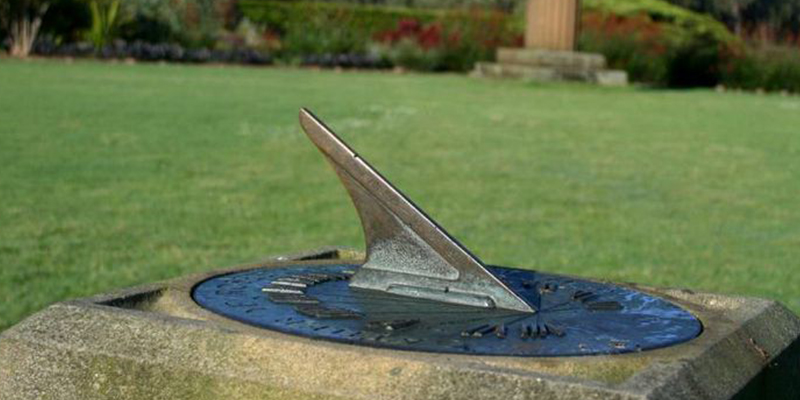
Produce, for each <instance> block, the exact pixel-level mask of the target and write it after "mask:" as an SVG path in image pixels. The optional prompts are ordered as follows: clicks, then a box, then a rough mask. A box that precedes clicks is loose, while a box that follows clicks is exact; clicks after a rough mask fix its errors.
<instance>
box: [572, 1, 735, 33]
mask: <svg viewBox="0 0 800 400" xmlns="http://www.w3.org/2000/svg"><path fill="white" fill-rule="evenodd" d="M583 8H584V11H585V12H588V13H592V12H598V13H602V14H613V15H615V16H617V17H620V18H634V17H639V16H644V17H646V18H648V19H649V20H651V21H653V22H656V23H659V24H661V25H662V27H663V29H664V30H665V35H666V36H667V37H668V39H669V40H670V41H676V42H680V41H684V40H691V39H692V38H696V37H699V36H710V37H712V38H714V40H716V41H718V42H720V43H732V42H736V41H737V39H736V37H735V36H734V35H733V34H732V33H731V32H730V31H729V30H728V28H727V27H726V26H725V25H724V24H722V23H721V22H719V21H717V20H715V19H714V18H712V17H710V16H708V15H706V14H701V13H697V12H694V11H691V10H688V9H686V8H683V7H678V6H676V5H673V4H670V3H668V2H666V1H664V0H584V1H583Z"/></svg>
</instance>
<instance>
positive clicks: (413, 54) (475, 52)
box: [374, 11, 522, 71]
mask: <svg viewBox="0 0 800 400" xmlns="http://www.w3.org/2000/svg"><path fill="white" fill-rule="evenodd" d="M504 17H505V16H502V15H501V14H499V13H489V14H486V13H477V12H476V11H471V12H469V14H468V15H467V18H465V19H454V20H444V21H434V22H430V23H427V24H423V23H421V22H420V21H418V20H416V19H402V20H400V21H399V22H398V23H397V27H396V28H395V29H390V30H386V31H382V32H378V33H377V34H375V35H374V39H375V42H376V44H377V49H378V51H379V52H380V53H381V54H383V55H384V57H386V58H387V59H388V60H389V61H390V62H391V63H392V64H394V65H397V66H401V67H405V68H409V69H415V70H423V71H466V70H469V69H471V68H472V67H473V66H474V65H475V62H476V61H481V60H488V59H491V58H493V57H494V53H495V51H496V49H497V48H498V47H500V46H509V45H514V44H516V45H518V44H519V43H520V42H521V41H522V38H521V35H518V34H517V35H515V34H513V32H512V31H511V30H510V29H508V27H507V25H506V21H505V19H504ZM470 18H472V19H478V20H480V21H482V23H480V24H478V23H475V22H473V20H471V19H470ZM464 21H466V23H465V22H464ZM476 27H480V30H478V29H476Z"/></svg>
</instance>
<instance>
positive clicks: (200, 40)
mask: <svg viewBox="0 0 800 400" xmlns="http://www.w3.org/2000/svg"><path fill="white" fill-rule="evenodd" d="M234 3H235V2H234V0H170V1H165V0H125V1H123V2H122V7H121V8H122V14H123V19H124V22H122V23H121V24H120V27H119V35H120V37H121V38H122V39H125V40H127V41H136V40H142V41H147V42H150V43H158V42H177V43H180V44H182V45H184V46H187V47H213V45H214V43H215V42H216V41H217V40H218V39H219V38H220V36H221V34H222V32H223V29H224V28H225V27H226V26H227V25H229V24H230V23H231V19H232V18H233V17H232V15H233V14H234V13H235V7H234Z"/></svg>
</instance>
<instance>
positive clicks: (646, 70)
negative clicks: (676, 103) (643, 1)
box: [579, 12, 669, 82]
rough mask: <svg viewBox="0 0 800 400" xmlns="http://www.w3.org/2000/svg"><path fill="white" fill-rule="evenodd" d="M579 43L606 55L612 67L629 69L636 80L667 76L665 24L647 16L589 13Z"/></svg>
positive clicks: (654, 79)
mask: <svg viewBox="0 0 800 400" xmlns="http://www.w3.org/2000/svg"><path fill="white" fill-rule="evenodd" d="M579 46H580V48H582V49H583V50H585V51H591V52H597V53H601V54H603V55H605V56H606V60H607V61H608V64H609V66H610V67H611V68H614V69H624V70H626V71H627V72H628V74H629V76H630V78H631V79H632V80H634V81H639V82H641V81H645V82H664V81H665V79H666V76H667V53H668V47H669V43H668V40H667V38H666V37H665V36H664V32H663V27H662V26H661V25H660V24H658V23H656V22H654V21H652V20H651V19H650V18H648V17H647V16H645V15H636V16H633V17H621V16H618V15H615V14H605V13H599V12H591V13H586V14H584V16H583V19H582V31H581V36H580V38H579Z"/></svg>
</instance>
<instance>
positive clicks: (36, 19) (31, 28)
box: [8, 3, 49, 58]
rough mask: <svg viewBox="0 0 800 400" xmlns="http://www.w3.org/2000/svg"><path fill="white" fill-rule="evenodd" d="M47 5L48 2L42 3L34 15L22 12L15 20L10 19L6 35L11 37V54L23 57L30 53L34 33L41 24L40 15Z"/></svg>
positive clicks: (34, 40) (42, 15)
mask: <svg viewBox="0 0 800 400" xmlns="http://www.w3.org/2000/svg"><path fill="white" fill-rule="evenodd" d="M48 7H49V3H42V5H41V7H39V9H38V10H37V12H36V13H35V14H34V15H27V14H25V13H24V12H22V13H20V14H19V15H18V16H17V18H16V19H15V20H13V21H11V26H10V29H9V32H8V36H9V38H10V39H11V55H12V56H14V57H20V58H25V57H27V56H28V55H29V54H30V53H31V49H32V48H33V44H34V43H35V42H36V35H38V34H39V28H40V27H41V26H42V17H44V14H45V13H46V12H47V8H48Z"/></svg>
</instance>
